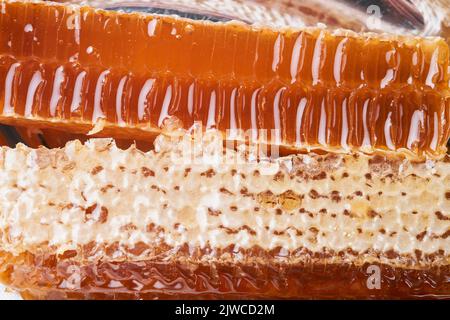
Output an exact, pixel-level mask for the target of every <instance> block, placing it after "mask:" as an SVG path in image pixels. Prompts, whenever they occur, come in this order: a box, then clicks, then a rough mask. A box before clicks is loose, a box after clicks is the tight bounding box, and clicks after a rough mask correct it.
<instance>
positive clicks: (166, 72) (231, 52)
mask: <svg viewBox="0 0 450 320" xmlns="http://www.w3.org/2000/svg"><path fill="white" fill-rule="evenodd" d="M2 12H3V13H1V14H0V35H1V36H0V101H2V103H3V112H2V116H1V117H0V120H1V121H2V122H4V123H9V124H20V125H33V124H34V125H39V126H44V127H45V126H47V125H50V122H52V125H53V126H64V127H65V129H67V130H68V131H74V132H77V133H86V132H87V131H88V130H89V129H87V127H86V126H84V127H82V126H81V124H85V125H92V124H93V123H96V122H97V121H99V120H100V119H106V127H111V128H112V129H111V132H114V131H121V130H122V131H123V130H125V129H121V128H120V127H126V128H135V127H138V128H139V129H137V130H135V131H133V134H137V135H139V134H142V135H144V136H150V135H149V134H148V131H152V132H153V133H155V132H159V131H160V129H159V128H160V127H161V126H162V125H163V123H164V120H165V119H166V118H167V117H170V116H176V117H177V118H178V119H180V120H181V121H182V124H183V126H184V127H185V128H190V127H191V125H192V124H193V123H194V121H201V122H202V123H203V125H204V126H206V127H216V128H219V129H221V130H223V131H225V130H227V129H237V130H239V129H241V130H244V131H245V130H247V129H256V130H258V129H267V130H269V131H268V132H267V137H264V136H261V135H259V133H249V134H248V135H249V136H250V137H251V138H255V139H257V140H258V141H269V142H271V143H275V144H282V145H283V144H284V145H288V146H294V147H296V148H305V147H317V148H321V149H327V150H330V149H346V147H347V146H348V147H349V148H354V149H359V148H365V150H367V151H373V150H398V149H402V148H403V149H407V150H410V151H412V152H414V153H416V154H418V155H422V154H423V153H425V154H428V155H431V156H437V155H441V154H443V153H445V150H446V142H447V140H448V138H449V136H450V121H449V119H450V111H449V109H450V102H449V99H450V97H449V94H448V93H449V91H448V71H447V69H448V60H449V52H448V47H447V45H446V44H445V42H444V41H443V40H436V39H421V40H420V39H416V38H376V37H374V36H371V37H369V36H357V35H333V34H331V33H330V32H328V31H325V30H321V29H308V30H303V31H293V30H284V31H273V30H270V29H257V28H254V27H250V26H246V25H240V24H213V23H204V22H198V21H191V20H187V19H176V18H173V17H165V16H152V15H142V14H137V13H116V12H107V11H102V10H94V9H91V8H88V7H81V8H80V7H75V6H70V7H69V6H63V5H51V4H44V3H22V2H14V3H2ZM37 118H39V119H40V120H42V121H43V122H41V123H37V122H36V119H37ZM71 124H72V125H71ZM270 129H275V131H272V132H271V131H270ZM137 131H140V132H141V133H136V132H137Z"/></svg>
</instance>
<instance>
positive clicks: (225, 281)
mask: <svg viewBox="0 0 450 320" xmlns="http://www.w3.org/2000/svg"><path fill="white" fill-rule="evenodd" d="M0 266H1V268H0V280H2V282H5V283H8V285H9V286H10V287H11V288H14V289H16V290H17V291H19V292H20V293H21V294H22V296H23V297H24V298H26V299H96V300H97V299H269V298H272V299H283V298H284V299H299V298H307V299H311V298H322V299H344V298H347V299H356V298H360V299H361V298H363V299H370V298H372V299H414V298H416V299H417V298H422V299H449V298H450V295H449V292H450V291H449V290H450V284H449V281H448V280H447V279H446V275H448V273H449V267H448V266H446V267H443V268H433V269H430V270H414V269H403V268H393V267H392V266H388V265H378V267H379V268H380V272H381V274H382V278H381V281H380V287H379V288H373V287H371V288H369V287H368V285H367V283H368V278H369V276H370V272H369V273H368V272H367V270H368V268H369V266H370V265H369V264H366V265H363V266H359V267H356V266H353V265H342V264H329V265H314V266H311V265H304V264H298V265H287V264H276V263H270V264H248V265H245V264H233V265H232V264H227V263H216V262H214V263H210V264H204V263H200V264H194V263H186V262H160V261H136V262H101V261H99V262H98V263H96V264H84V265H83V264H81V265H80V263H79V262H76V261H73V259H72V258H71V257H69V256H56V255H47V256H46V255H33V254H30V253H24V254H21V255H20V256H17V257H12V256H11V255H9V254H7V253H4V252H3V253H2V252H0ZM373 266H374V265H372V267H373ZM369 281H370V280H369Z"/></svg>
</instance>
